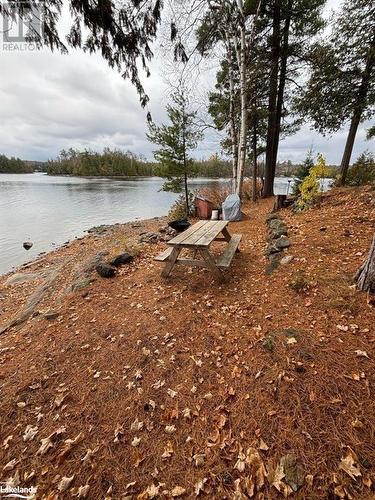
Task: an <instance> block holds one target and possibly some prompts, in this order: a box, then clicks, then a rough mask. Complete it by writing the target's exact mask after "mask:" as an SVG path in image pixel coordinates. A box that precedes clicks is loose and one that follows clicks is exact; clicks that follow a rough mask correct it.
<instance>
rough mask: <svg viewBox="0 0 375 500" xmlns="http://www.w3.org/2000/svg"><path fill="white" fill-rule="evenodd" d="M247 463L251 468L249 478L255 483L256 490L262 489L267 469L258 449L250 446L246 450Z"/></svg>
mask: <svg viewBox="0 0 375 500" xmlns="http://www.w3.org/2000/svg"><path fill="white" fill-rule="evenodd" d="M246 463H247V465H248V468H249V469H250V476H249V480H250V481H251V483H252V484H254V486H255V487H256V490H257V491H260V490H261V489H262V488H263V486H264V480H265V477H267V471H266V468H265V466H264V463H263V460H262V458H261V456H260V455H259V452H258V450H256V449H255V448H249V449H248V450H247V451H246Z"/></svg>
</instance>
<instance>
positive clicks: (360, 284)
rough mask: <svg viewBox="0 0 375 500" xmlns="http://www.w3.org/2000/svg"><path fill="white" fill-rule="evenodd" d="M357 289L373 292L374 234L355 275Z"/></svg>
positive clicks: (374, 276) (374, 274) (374, 289)
mask: <svg viewBox="0 0 375 500" xmlns="http://www.w3.org/2000/svg"><path fill="white" fill-rule="evenodd" d="M355 281H356V284H357V288H358V290H362V291H364V292H369V293H371V294H375V235H374V238H373V240H372V244H371V247H370V251H369V254H368V256H367V259H366V260H365V262H364V263H363V264H362V266H361V267H360V268H359V269H358V271H357V274H356V276H355Z"/></svg>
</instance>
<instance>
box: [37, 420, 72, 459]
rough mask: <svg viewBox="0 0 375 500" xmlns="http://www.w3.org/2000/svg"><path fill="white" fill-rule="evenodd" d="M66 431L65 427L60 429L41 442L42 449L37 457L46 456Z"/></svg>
mask: <svg viewBox="0 0 375 500" xmlns="http://www.w3.org/2000/svg"><path fill="white" fill-rule="evenodd" d="M65 431H66V429H65V427H60V428H59V429H57V430H56V431H53V432H52V433H51V434H50V435H49V436H47V437H46V438H44V439H42V440H41V444H40V447H39V449H38V451H37V452H36V454H37V455H45V454H46V453H47V452H48V451H49V450H50V449H51V448H53V447H54V443H55V441H56V440H57V439H58V438H59V436H60V435H61V434H63V433H64V432H65Z"/></svg>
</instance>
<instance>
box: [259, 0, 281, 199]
mask: <svg viewBox="0 0 375 500" xmlns="http://www.w3.org/2000/svg"><path fill="white" fill-rule="evenodd" d="M280 17H281V16H280V0H274V9H273V20H272V45H271V58H270V59H271V73H270V86H269V93H268V128H267V144H266V164H265V173H264V189H263V196H264V197H265V198H266V197H267V196H273V181H274V172H273V168H272V161H273V158H274V152H273V151H274V140H275V130H276V129H277V120H276V104H277V87H278V74H279V59H280Z"/></svg>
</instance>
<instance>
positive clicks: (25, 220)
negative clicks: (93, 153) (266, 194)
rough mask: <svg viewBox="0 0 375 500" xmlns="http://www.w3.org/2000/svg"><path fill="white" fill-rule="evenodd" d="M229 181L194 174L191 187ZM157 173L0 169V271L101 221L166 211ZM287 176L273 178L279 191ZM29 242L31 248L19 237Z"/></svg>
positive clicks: (167, 197) (166, 196) (168, 197)
mask: <svg viewBox="0 0 375 500" xmlns="http://www.w3.org/2000/svg"><path fill="white" fill-rule="evenodd" d="M219 182H220V183H221V182H228V181H225V180H219V179H194V180H192V182H191V185H190V187H191V189H197V188H199V187H200V186H203V185H212V184H217V183H219ZM162 183H163V181H162V179H160V178H157V177H152V178H136V179H134V178H132V179H129V178H126V179H125V178H115V179H113V178H96V177H95V178H82V177H56V176H47V175H46V174H42V173H35V174H0V274H3V273H6V272H7V271H9V270H11V269H12V268H13V267H15V266H19V265H20V264H23V263H25V262H28V261H29V260H32V259H33V258H35V257H36V256H37V255H38V254H39V253H41V252H48V251H50V250H52V249H54V248H56V247H57V246H59V245H61V244H63V243H64V242H66V241H68V240H71V239H73V238H75V237H79V236H82V235H83V233H84V231H85V230H86V229H89V228H90V227H93V226H97V225H100V224H114V223H116V222H121V223H122V222H128V221H131V220H135V219H148V218H152V217H157V216H162V215H166V214H167V212H168V210H169V208H170V206H171V205H172V203H173V202H174V200H175V199H176V196H177V195H176V194H174V193H166V192H163V191H160V189H161V186H162ZM287 186H288V179H287V178H277V179H276V180H275V190H276V191H277V192H279V193H282V192H284V191H285V190H286V189H287ZM27 240H30V241H32V242H33V243H34V245H33V247H32V248H31V249H30V250H28V251H27V250H25V249H24V248H23V246H22V243H23V242H24V241H27Z"/></svg>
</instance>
